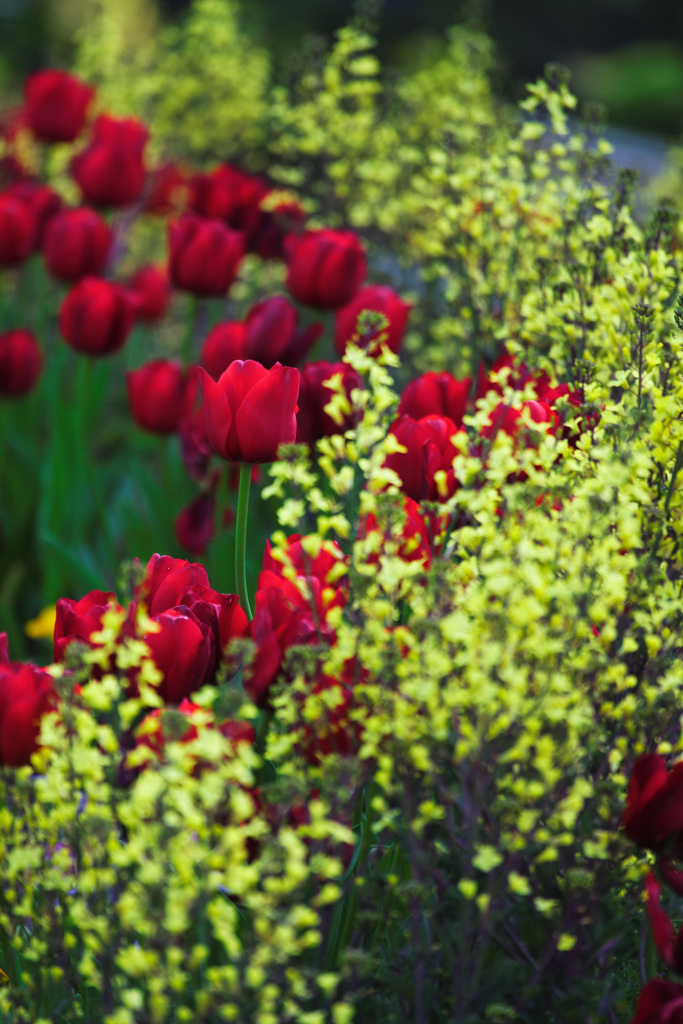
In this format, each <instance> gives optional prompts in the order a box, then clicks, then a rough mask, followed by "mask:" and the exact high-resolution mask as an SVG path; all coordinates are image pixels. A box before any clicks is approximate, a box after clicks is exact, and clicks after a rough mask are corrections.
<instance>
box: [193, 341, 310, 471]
mask: <svg viewBox="0 0 683 1024" xmlns="http://www.w3.org/2000/svg"><path fill="white" fill-rule="evenodd" d="M197 372H198V374H199V381H200V384H201V388H202V396H203V400H204V416H205V419H206V434H207V437H208V440H209V443H210V445H211V447H212V448H213V450H214V451H215V452H216V454H217V455H220V456H221V458H224V459H229V460H231V461H233V462H252V463H253V462H273V460H274V459H276V458H277V450H278V448H279V446H280V445H281V444H291V443H292V442H293V441H294V439H295V438H296V408H297V405H296V403H297V397H298V395H299V371H298V370H295V369H293V368H292V367H289V366H280V364H279V363H276V364H275V366H273V367H272V368H271V369H270V370H266V368H265V367H264V366H261V364H260V363H256V362H254V361H253V360H251V359H246V360H244V361H242V360H239V359H238V360H235V362H233V363H231V364H230V366H228V368H227V370H226V371H225V372H224V373H223V374H221V376H220V378H219V379H218V381H214V380H213V379H212V378H211V377H210V376H209V374H208V373H207V372H206V370H204V369H202V368H201V367H200V368H199V369H198V371H197Z"/></svg>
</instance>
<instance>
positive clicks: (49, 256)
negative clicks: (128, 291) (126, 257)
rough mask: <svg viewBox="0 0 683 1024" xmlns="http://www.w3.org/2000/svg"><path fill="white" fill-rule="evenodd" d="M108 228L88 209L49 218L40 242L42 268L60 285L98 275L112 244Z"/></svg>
mask: <svg viewBox="0 0 683 1024" xmlns="http://www.w3.org/2000/svg"><path fill="white" fill-rule="evenodd" d="M112 237H113V236H112V232H111V228H110V227H109V225H108V224H107V222H106V220H104V218H102V217H100V215H99V214H98V213H96V212H95V211H94V210H91V209H90V208H89V207H79V208H78V209H75V210H62V211H61V213H57V214H56V215H55V216H54V217H52V218H51V220H50V222H49V223H48V225H47V227H46V229H45V236H44V238H43V257H44V259H45V265H46V266H47V269H48V270H49V272H50V273H51V274H52V276H53V277H56V278H58V279H59V280H60V281H77V280H78V279H79V278H80V277H85V275H86V274H94V275H97V274H101V273H102V271H103V270H104V268H105V266H106V263H107V258H108V256H109V251H110V249H111V244H112Z"/></svg>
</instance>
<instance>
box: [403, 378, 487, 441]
mask: <svg viewBox="0 0 683 1024" xmlns="http://www.w3.org/2000/svg"><path fill="white" fill-rule="evenodd" d="M471 387H472V378H471V377H465V378H464V380H456V379H455V377H454V376H453V375H452V374H450V373H447V372H445V371H444V372H443V373H423V374H422V376H421V377H417V378H416V379H415V380H411V381H410V383H409V384H406V386H405V388H404V389H403V394H402V395H401V402H400V405H399V407H398V415H399V416H412V418H413V419H414V420H419V419H422V417H423V416H447V417H448V419H449V420H453V422H454V423H455V425H456V426H457V427H461V426H462V419H463V416H464V415H465V412H466V411H467V405H468V402H469V395H470V389H471Z"/></svg>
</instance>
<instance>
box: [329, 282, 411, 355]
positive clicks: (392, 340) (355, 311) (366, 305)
mask: <svg viewBox="0 0 683 1024" xmlns="http://www.w3.org/2000/svg"><path fill="white" fill-rule="evenodd" d="M412 308H413V306H412V303H410V302H406V301H405V300H404V299H402V298H401V296H400V295H398V294H397V293H396V292H395V291H394V290H393V288H388V287H387V286H386V285H367V286H366V287H365V288H361V290H360V291H359V292H358V293H357V294H356V295H354V297H353V298H352V299H351V301H350V302H348V303H347V304H346V305H345V306H343V307H342V309H340V310H339V311H338V312H337V315H336V317H335V326H334V343H335V345H336V348H337V352H338V353H339V355H340V356H343V355H344V352H345V351H346V346H347V345H348V343H349V342H350V341H351V340H352V339H354V336H356V342H357V343H360V342H362V345H363V347H364V348H367V349H369V350H370V351H374V350H376V349H377V348H378V343H379V339H380V336H381V335H383V336H384V344H386V345H388V346H389V348H390V349H391V351H392V352H398V351H399V349H400V347H401V342H402V341H403V335H404V334H405V332H406V327H407V325H408V317H409V316H410V311H411V309H412ZM365 309H369V310H372V311H373V312H375V313H382V314H383V316H385V317H386V320H387V325H386V327H385V328H383V329H382V330H378V331H376V332H375V333H373V334H372V335H370V337H365V338H363V339H358V336H357V325H358V317H359V316H360V314H361V313H362V312H363V310H365Z"/></svg>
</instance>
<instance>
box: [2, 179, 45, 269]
mask: <svg viewBox="0 0 683 1024" xmlns="http://www.w3.org/2000/svg"><path fill="white" fill-rule="evenodd" d="M37 230H38V221H37V217H36V213H35V211H34V209H33V207H32V205H31V204H30V203H29V202H28V201H27V200H26V199H24V198H20V197H19V196H18V195H16V194H14V190H11V191H9V192H3V193H2V194H1V195H0V267H8V266H12V265H14V264H16V263H21V262H22V261H23V260H25V259H26V258H27V257H28V256H30V255H31V253H32V252H33V248H34V241H35V238H36V235H37Z"/></svg>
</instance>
